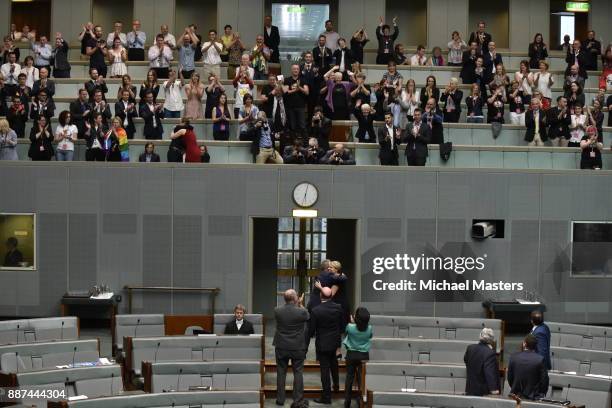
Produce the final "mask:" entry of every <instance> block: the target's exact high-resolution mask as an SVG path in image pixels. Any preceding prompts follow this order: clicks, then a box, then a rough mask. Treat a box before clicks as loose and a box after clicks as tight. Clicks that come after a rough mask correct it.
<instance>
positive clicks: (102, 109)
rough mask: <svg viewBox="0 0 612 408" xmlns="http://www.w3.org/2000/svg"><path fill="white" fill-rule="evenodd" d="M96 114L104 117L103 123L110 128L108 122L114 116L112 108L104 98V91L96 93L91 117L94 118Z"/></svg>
mask: <svg viewBox="0 0 612 408" xmlns="http://www.w3.org/2000/svg"><path fill="white" fill-rule="evenodd" d="M95 113H99V114H100V115H102V123H104V126H105V127H108V122H109V120H110V118H111V116H112V115H111V111H110V106H109V105H108V103H107V102H106V101H105V100H104V99H103V98H102V91H101V90H99V89H98V90H97V91H96V92H95V93H94V100H93V102H91V112H90V114H89V115H90V117H92V118H93V116H92V115H93V114H95Z"/></svg>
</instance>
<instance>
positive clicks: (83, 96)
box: [70, 88, 91, 139]
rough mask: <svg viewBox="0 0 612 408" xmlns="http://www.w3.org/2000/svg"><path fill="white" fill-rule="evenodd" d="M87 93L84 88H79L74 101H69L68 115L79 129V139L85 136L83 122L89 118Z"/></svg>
mask: <svg viewBox="0 0 612 408" xmlns="http://www.w3.org/2000/svg"><path fill="white" fill-rule="evenodd" d="M88 100H89V93H88V92H87V90H86V89H85V88H81V89H79V97H78V99H77V100H76V101H72V102H70V117H71V118H72V123H73V124H74V125H75V126H76V127H77V129H78V130H79V139H83V138H84V137H85V131H86V130H87V129H86V128H85V122H86V121H87V120H88V119H89V114H90V113H91V105H90V104H89V102H88Z"/></svg>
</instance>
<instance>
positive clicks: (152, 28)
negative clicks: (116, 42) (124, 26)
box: [128, 0, 176, 45]
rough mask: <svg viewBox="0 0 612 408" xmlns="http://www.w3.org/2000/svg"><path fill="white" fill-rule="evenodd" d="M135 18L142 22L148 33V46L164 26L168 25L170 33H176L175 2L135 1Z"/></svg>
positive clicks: (163, 0)
mask: <svg viewBox="0 0 612 408" xmlns="http://www.w3.org/2000/svg"><path fill="white" fill-rule="evenodd" d="M133 18H134V19H139V20H140V24H141V29H142V31H144V32H145V33H147V45H151V44H152V43H153V42H154V41H155V36H156V35H157V34H158V33H159V32H160V31H159V27H160V26H161V25H162V24H167V25H168V31H169V32H171V33H174V32H175V29H174V0H134V13H133ZM129 27H131V22H130V24H128V28H129ZM175 35H176V34H175Z"/></svg>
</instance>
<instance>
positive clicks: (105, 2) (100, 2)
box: [92, 0, 134, 34]
mask: <svg viewBox="0 0 612 408" xmlns="http://www.w3.org/2000/svg"><path fill="white" fill-rule="evenodd" d="M133 12H134V2H133V0H93V11H92V18H93V20H92V21H93V22H94V23H95V24H98V25H100V26H102V29H103V30H104V33H105V34H108V33H110V32H112V31H113V29H114V24H115V21H121V22H122V23H123V32H127V31H129V30H130V29H131V27H132V13H133Z"/></svg>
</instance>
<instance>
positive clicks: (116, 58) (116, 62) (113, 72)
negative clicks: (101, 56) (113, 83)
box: [107, 38, 127, 78]
mask: <svg viewBox="0 0 612 408" xmlns="http://www.w3.org/2000/svg"><path fill="white" fill-rule="evenodd" d="M107 56H108V62H109V63H110V65H111V67H110V77H111V78H121V77H122V76H124V75H127V66H126V65H125V61H127V51H126V50H125V48H124V47H123V45H122V44H121V39H119V38H115V39H114V40H113V43H112V48H111V49H110V50H108V53H107Z"/></svg>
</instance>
